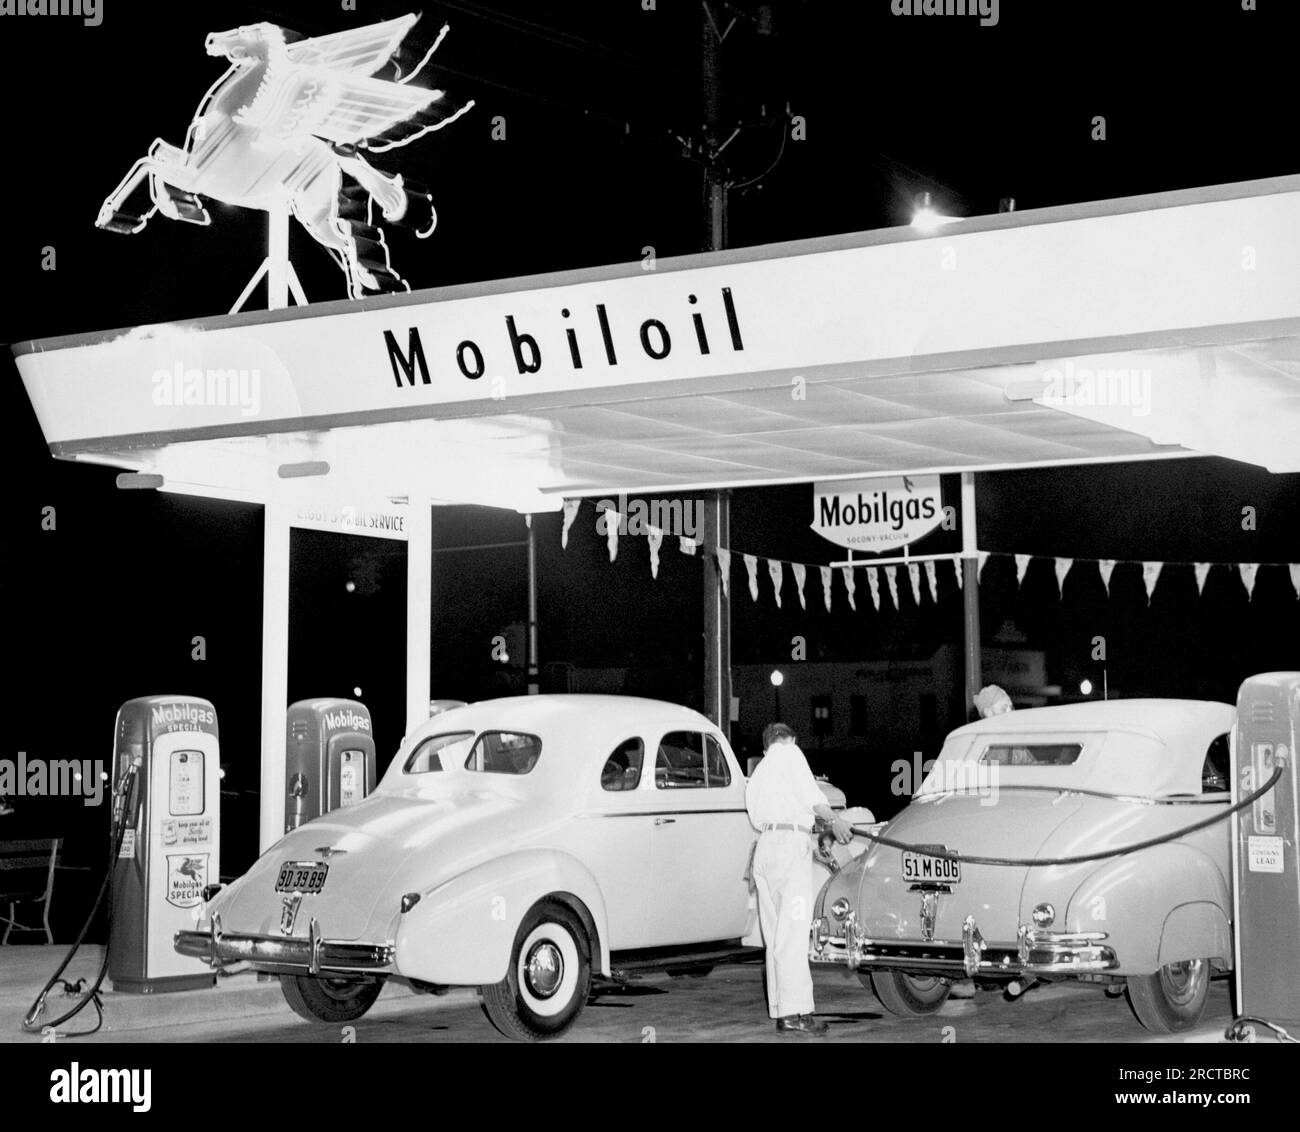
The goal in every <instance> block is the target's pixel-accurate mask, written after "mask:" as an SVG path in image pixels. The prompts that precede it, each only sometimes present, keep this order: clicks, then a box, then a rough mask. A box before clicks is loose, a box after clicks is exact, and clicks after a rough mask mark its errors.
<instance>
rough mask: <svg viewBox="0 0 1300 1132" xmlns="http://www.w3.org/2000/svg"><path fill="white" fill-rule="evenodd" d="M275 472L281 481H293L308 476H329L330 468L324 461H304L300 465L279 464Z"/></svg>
mask: <svg viewBox="0 0 1300 1132" xmlns="http://www.w3.org/2000/svg"><path fill="white" fill-rule="evenodd" d="M275 472H276V475H278V476H279V477H280V478H281V479H282V480H295V479H303V478H305V477H308V476H327V475H329V474H330V466H329V464H327V463H326V462H325V461H324V460H304V461H303V462H302V463H300V464H281V465H280V466H279V467H278V468H276V470H275Z"/></svg>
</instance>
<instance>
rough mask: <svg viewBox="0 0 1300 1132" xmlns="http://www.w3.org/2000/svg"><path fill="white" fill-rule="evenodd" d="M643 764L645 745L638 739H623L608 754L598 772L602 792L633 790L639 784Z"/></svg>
mask: <svg viewBox="0 0 1300 1132" xmlns="http://www.w3.org/2000/svg"><path fill="white" fill-rule="evenodd" d="M644 763H645V744H644V743H643V742H641V740H640V739H624V740H623V742H621V743H620V744H619V745H618V746H617V747H615V748H614V750H613V751H612V752H611V753H610V756H609V758H607V759H606V760H605V765H604V766H603V767H602V768H601V771H600V787H601V789H602V790H611V791H617V790H635V789H636V788H637V786H639V785H640V783H641V767H642V765H643V764H644Z"/></svg>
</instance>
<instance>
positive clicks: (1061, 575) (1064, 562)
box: [1056, 558, 1074, 597]
mask: <svg viewBox="0 0 1300 1132" xmlns="http://www.w3.org/2000/svg"><path fill="white" fill-rule="evenodd" d="M1073 565H1074V559H1073V558H1058V559H1057V560H1056V588H1057V589H1058V590H1060V591H1061V596H1062V597H1065V576H1066V575H1067V574H1068V573H1069V572H1070V567H1071V566H1073Z"/></svg>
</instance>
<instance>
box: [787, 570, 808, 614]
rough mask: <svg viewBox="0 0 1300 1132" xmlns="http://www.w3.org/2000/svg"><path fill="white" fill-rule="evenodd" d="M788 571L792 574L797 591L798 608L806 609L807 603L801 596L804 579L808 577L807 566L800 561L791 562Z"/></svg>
mask: <svg viewBox="0 0 1300 1132" xmlns="http://www.w3.org/2000/svg"><path fill="white" fill-rule="evenodd" d="M790 572H791V573H792V574H793V575H794V584H795V588H796V589H797V590H798V591H799V608H800V609H807V608H808V603H807V602H806V601H804V597H803V583H804V579H805V578H807V577H808V567H807V566H805V565H803V564H802V563H801V562H791V563H790Z"/></svg>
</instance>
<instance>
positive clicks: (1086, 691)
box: [1079, 680, 1092, 696]
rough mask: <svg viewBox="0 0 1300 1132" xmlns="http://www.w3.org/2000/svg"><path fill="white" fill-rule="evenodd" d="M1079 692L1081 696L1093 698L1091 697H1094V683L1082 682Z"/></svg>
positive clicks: (1080, 682) (1089, 681)
mask: <svg viewBox="0 0 1300 1132" xmlns="http://www.w3.org/2000/svg"><path fill="white" fill-rule="evenodd" d="M1079 691H1080V693H1081V694H1083V695H1085V696H1091V695H1092V681H1091V680H1081V681H1079Z"/></svg>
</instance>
